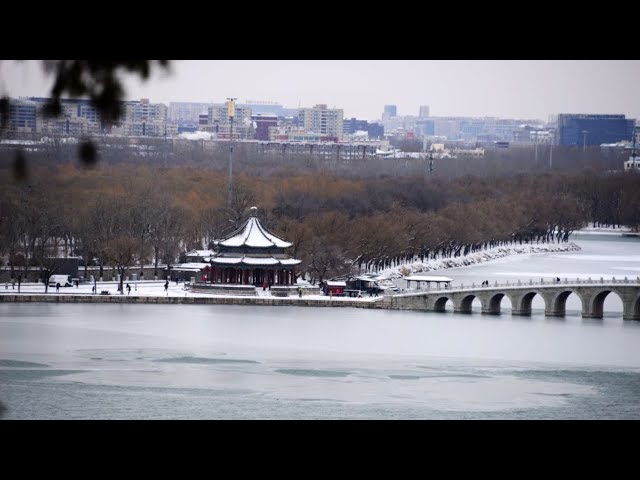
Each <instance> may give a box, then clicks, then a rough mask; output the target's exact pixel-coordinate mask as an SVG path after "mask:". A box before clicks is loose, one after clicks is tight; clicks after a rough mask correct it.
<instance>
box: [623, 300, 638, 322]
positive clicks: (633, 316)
mask: <svg viewBox="0 0 640 480" xmlns="http://www.w3.org/2000/svg"><path fill="white" fill-rule="evenodd" d="M622 318H624V319H625V320H640V295H638V296H637V297H636V299H635V300H632V301H631V302H629V304H624V312H623V314H622Z"/></svg>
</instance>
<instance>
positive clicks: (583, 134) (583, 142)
mask: <svg viewBox="0 0 640 480" xmlns="http://www.w3.org/2000/svg"><path fill="white" fill-rule="evenodd" d="M587 133H589V132H588V131H587V130H583V131H582V153H584V152H585V151H586V149H587Z"/></svg>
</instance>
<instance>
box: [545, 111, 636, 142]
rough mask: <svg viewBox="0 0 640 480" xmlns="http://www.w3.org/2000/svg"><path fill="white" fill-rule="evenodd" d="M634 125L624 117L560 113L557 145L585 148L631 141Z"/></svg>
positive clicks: (632, 121) (631, 120)
mask: <svg viewBox="0 0 640 480" xmlns="http://www.w3.org/2000/svg"><path fill="white" fill-rule="evenodd" d="M634 123H635V121H634V120H633V119H628V118H625V116H624V115H588V114H567V113H561V114H559V115H558V130H557V131H558V136H557V139H558V144H559V145H578V146H586V145H601V144H603V143H616V142H620V141H622V140H627V141H631V139H632V136H633V126H634Z"/></svg>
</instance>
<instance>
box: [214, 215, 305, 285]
mask: <svg viewBox="0 0 640 480" xmlns="http://www.w3.org/2000/svg"><path fill="white" fill-rule="evenodd" d="M257 211H258V209H257V208H256V207H251V216H250V217H249V219H248V220H247V221H246V222H244V223H243V224H242V226H241V227H240V228H238V229H237V230H236V231H235V232H233V233H232V234H230V235H228V236H226V237H225V238H223V239H221V240H217V241H216V242H214V244H215V245H216V246H217V250H218V253H216V254H215V255H214V256H213V257H211V259H210V261H211V272H210V275H211V277H210V278H211V282H212V283H214V284H220V283H222V284H224V283H226V284H237V285H257V286H260V285H292V284H294V283H295V279H296V276H295V271H294V268H295V266H296V265H299V264H300V262H301V261H300V260H296V259H295V258H291V257H290V256H289V255H287V254H286V253H285V249H286V248H288V247H290V246H291V243H290V242H286V241H284V240H282V239H281V238H279V237H277V236H275V235H274V234H273V233H271V232H269V230H267V229H266V228H265V227H264V226H262V223H260V220H259V219H258V217H257Z"/></svg>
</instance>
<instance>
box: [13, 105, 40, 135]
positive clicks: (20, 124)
mask: <svg viewBox="0 0 640 480" xmlns="http://www.w3.org/2000/svg"><path fill="white" fill-rule="evenodd" d="M37 117H38V111H37V104H36V103H35V102H33V101H31V100H24V99H20V100H14V99H12V100H11V101H10V102H9V122H8V127H9V128H10V129H11V130H12V131H15V132H35V131H36V124H37Z"/></svg>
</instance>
